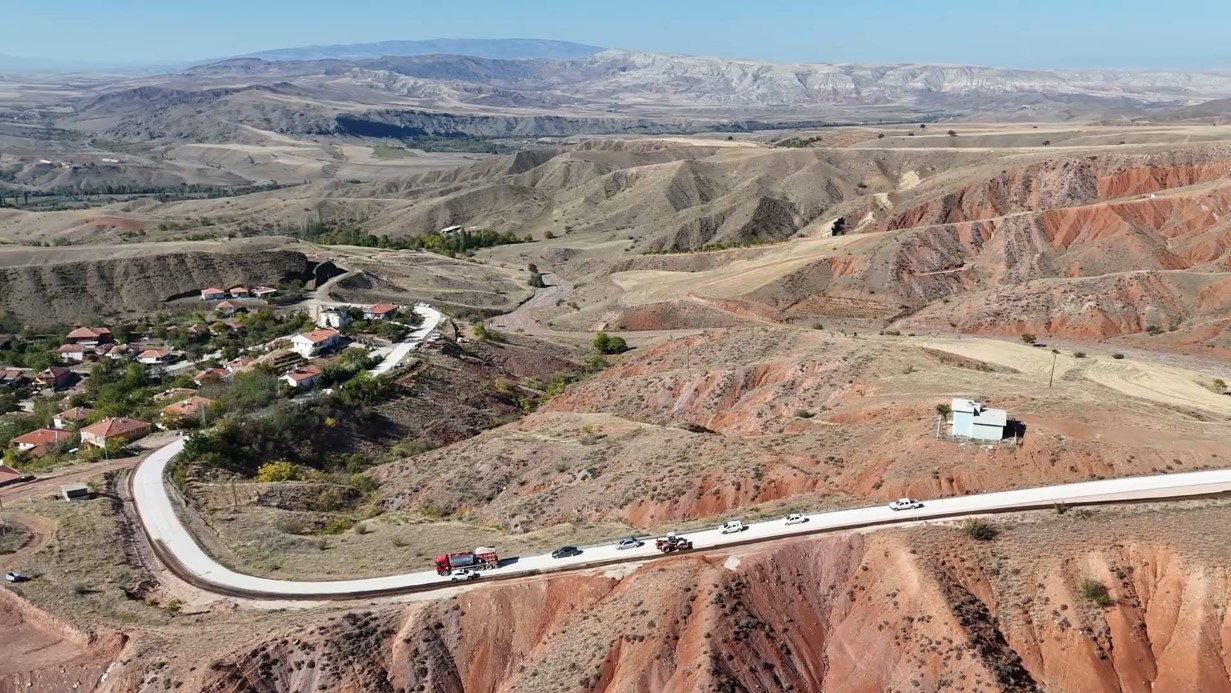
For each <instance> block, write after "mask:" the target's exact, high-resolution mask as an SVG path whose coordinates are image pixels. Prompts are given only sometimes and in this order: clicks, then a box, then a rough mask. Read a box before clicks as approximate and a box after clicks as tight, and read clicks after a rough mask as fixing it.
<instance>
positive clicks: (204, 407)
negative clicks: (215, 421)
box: [162, 395, 215, 426]
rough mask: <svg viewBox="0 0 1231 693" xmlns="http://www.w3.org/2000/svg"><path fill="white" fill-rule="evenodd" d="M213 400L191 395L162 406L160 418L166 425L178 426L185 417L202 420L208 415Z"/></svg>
mask: <svg viewBox="0 0 1231 693" xmlns="http://www.w3.org/2000/svg"><path fill="white" fill-rule="evenodd" d="M214 404H215V402H214V400H212V399H208V398H206V397H198V396H196V395H193V396H192V397H189V398H188V399H184V400H180V401H178V402H176V403H174V404H168V405H167V406H165V407H163V408H162V420H163V423H165V424H166V425H168V426H178V425H179V424H180V423H182V422H183V421H184V420H185V419H191V420H194V421H203V420H204V419H206V418H207V417H208V416H209V411H210V408H211V407H213V406H214Z"/></svg>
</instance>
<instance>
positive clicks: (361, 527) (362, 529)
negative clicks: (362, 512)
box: [355, 522, 372, 534]
mask: <svg viewBox="0 0 1231 693" xmlns="http://www.w3.org/2000/svg"><path fill="white" fill-rule="evenodd" d="M371 532H372V528H371V527H368V525H367V523H366V522H359V523H357V524H356V525H355V534H370V533H371Z"/></svg>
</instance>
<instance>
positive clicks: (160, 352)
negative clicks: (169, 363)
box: [137, 349, 171, 359]
mask: <svg viewBox="0 0 1231 693" xmlns="http://www.w3.org/2000/svg"><path fill="white" fill-rule="evenodd" d="M170 355H171V352H170V351H167V350H166V349H146V350H145V351H143V352H141V353H140V354H137V358H139V359H165V358H167V357H168V356H170Z"/></svg>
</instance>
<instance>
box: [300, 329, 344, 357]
mask: <svg viewBox="0 0 1231 693" xmlns="http://www.w3.org/2000/svg"><path fill="white" fill-rule="evenodd" d="M341 341H342V333H340V332H338V331H337V330H335V329H331V328H328V327H322V328H321V329H319V330H312V331H311V332H305V333H303V334H297V335H295V336H294V337H291V350H292V351H294V352H295V353H297V354H299V355H300V356H302V357H304V358H312V357H313V356H316V355H317V354H319V353H321V352H322V351H327V350H329V349H332V348H333V347H335V346H337V345H338V343H340V342H341Z"/></svg>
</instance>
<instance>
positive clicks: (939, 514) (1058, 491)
mask: <svg viewBox="0 0 1231 693" xmlns="http://www.w3.org/2000/svg"><path fill="white" fill-rule="evenodd" d="M183 447H184V441H183V439H180V440H177V441H175V442H173V443H171V444H169V445H167V446H166V447H163V448H160V449H159V450H157V451H156V452H154V453H153V454H151V455H150V456H149V457H147V458H146V459H145V460H144V461H143V462H141V464H140V465H139V466H138V467H137V470H136V472H135V473H134V474H133V477H132V482H131V490H132V494H133V504H134V506H135V507H136V511H137V516H138V518H139V519H140V521H141V524H142V526H143V527H144V528H145V532H146V535H147V536H148V537H149V540H150V543H151V545H152V546H153V547H154V549H155V552H156V553H158V554H159V555H160V557H162V558H163V559H164V561H166V562H167V563H168V567H170V568H171V569H172V570H173V571H174V572H176V573H177V574H178V575H179V577H180V578H182V579H184V580H186V581H187V582H189V583H191V584H194V585H196V586H197V587H199V588H201V589H205V590H208V591H212V592H216V593H218V594H226V595H237V596H245V597H250V598H256V599H261V598H267V599H339V598H354V597H364V596H374V595H381V594H397V593H400V592H414V591H423V590H430V589H436V588H440V587H445V586H448V585H450V584H452V583H450V582H449V581H448V580H447V579H446V578H441V577H439V576H437V575H436V572H435V571H434V570H431V569H430V565H429V566H427V567H428V568H429V569H428V570H425V571H423V572H417V573H406V574H403V575H389V576H386V577H377V578H363V579H356V580H333V581H312V582H308V581H296V580H274V579H271V578H263V577H256V576H253V575H245V574H243V573H238V572H235V571H234V570H231V569H229V568H226V567H224V566H222V565H220V564H219V563H218V562H217V561H215V560H214V559H213V558H211V557H210V556H209V555H208V554H206V552H205V551H204V550H203V549H202V548H201V546H200V545H199V544H198V543H197V541H196V539H195V538H194V537H193V536H192V534H191V533H190V532H189V531H188V529H187V528H186V527H185V526H184V524H183V523H182V522H181V521H180V518H179V517H178V516H177V515H176V513H175V508H174V506H173V505H172V502H171V498H170V496H169V494H168V491H167V487H166V485H165V484H164V481H163V477H164V472H165V470H166V467H167V463H168V462H170V461H171V459H172V458H173V457H174V456H175V455H176V454H178V453H179V452H180V450H182V449H183ZM1227 492H1231V470H1215V471H1204V472H1190V473H1184V474H1167V475H1162V476H1149V477H1131V478H1126V479H1108V480H1103V481H1089V482H1083V483H1078V484H1065V485H1061V486H1045V487H1040V488H1031V489H1021V490H1016V491H1002V492H997V493H984V494H979V495H970V496H959V497H955V498H942V499H937V500H926V499H925V501H924V502H925V505H924V507H923V508H920V509H917V510H911V511H904V512H894V511H892V510H890V509H889V508H888V507H886V506H883V505H880V506H875V507H866V508H854V509H850V510H838V511H834V512H827V513H817V514H813V515H808V516H807V517H808V521H807V522H805V523H803V524H797V525H791V526H788V525H786V524H785V523H784V522H783V521H782V520H773V521H768V522H759V523H753V524H750V525H749V526H748V528H747V529H745V530H744V531H742V532H738V533H735V534H726V535H724V534H722V533H721V532H720V531H719V530H717V529H711V530H704V531H699V532H690V533H688V538H689V539H692V540H693V542H694V543H695V545H696V547H697V548H698V549H709V548H714V547H719V546H726V545H736V544H751V543H758V542H764V541H769V540H773V539H780V538H783V537H791V536H800V535H806V534H814V533H818V532H824V531H834V530H842V529H853V528H857V527H866V526H869V525H885V524H895V523H904V522H915V521H919V520H926V519H940V518H954V517H962V516H970V515H982V514H988V513H997V512H1010V511H1018V510H1029V509H1034V508H1046V507H1050V506H1052V505H1053V504H1056V503H1067V504H1071V505H1082V504H1094V503H1116V502H1129V501H1143V500H1164V499H1170V498H1184V497H1192V496H1206V495H1211V494H1218V493H1227ZM469 548H473V547H465V546H442V547H440V549H441V551H442V552H444V551H464V550H467V549H469ZM657 555H659V554H658V552H657V550H656V549H655V548H654V542H653V541H652V540H650V541H646V542H645V543H644V544H643V545H642V546H640V547H639V548H635V549H629V550H624V551H621V550H619V549H617V548H615V546H598V547H589V548H586V549H585V550H584V552H583V553H582V554H581V555H580V556H575V557H572V558H565V559H561V560H554V559H552V558H551V556H549V555H540V556H523V557H518V558H516V559H509V558H504V559H502V564H501V567H499V568H496V569H494V570H489V571H487V573H486V574H485V575H486V576H488V579H490V578H497V577H518V576H527V575H534V574H539V573H543V572H549V571H559V570H568V569H581V568H587V567H594V566H596V565H605V564H611V563H619V562H626V561H632V560H647V559H649V558H652V557H654V556H657Z"/></svg>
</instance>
